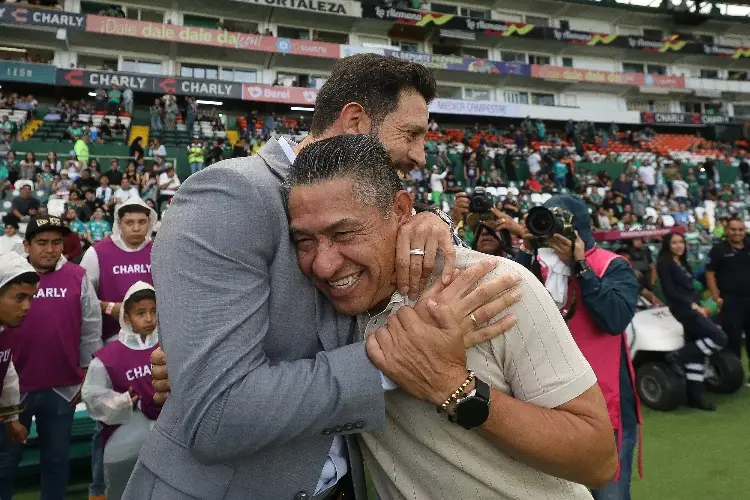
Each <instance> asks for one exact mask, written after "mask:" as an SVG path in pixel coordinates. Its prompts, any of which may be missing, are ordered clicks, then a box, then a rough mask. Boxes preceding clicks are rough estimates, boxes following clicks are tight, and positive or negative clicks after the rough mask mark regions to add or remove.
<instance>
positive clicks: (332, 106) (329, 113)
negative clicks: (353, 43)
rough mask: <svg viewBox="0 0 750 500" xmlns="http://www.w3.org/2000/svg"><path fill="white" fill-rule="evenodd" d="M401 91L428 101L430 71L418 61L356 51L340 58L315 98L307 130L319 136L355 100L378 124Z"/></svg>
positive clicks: (432, 84) (432, 85)
mask: <svg viewBox="0 0 750 500" xmlns="http://www.w3.org/2000/svg"><path fill="white" fill-rule="evenodd" d="M404 90H415V91H417V92H419V94H421V95H422V97H424V100H425V101H426V102H427V103H428V104H429V103H430V102H431V101H432V100H433V99H434V98H435V95H436V94H437V83H436V82H435V76H434V75H433V74H432V72H431V71H430V70H429V69H427V68H425V67H424V66H422V65H421V64H418V63H414V62H410V61H404V60H402V59H399V58H397V57H393V56H381V55H378V54H356V55H353V56H349V57H345V58H344V59H341V60H339V61H338V62H337V63H336V64H335V66H334V67H333V71H332V72H331V76H330V77H329V78H328V80H326V83H325V84H323V87H321V89H320V91H319V92H318V97H317V99H316V100H315V113H314V114H313V122H312V126H311V128H310V133H311V134H312V135H313V136H319V135H322V134H323V133H324V132H325V131H326V130H328V129H329V128H330V127H331V126H332V125H333V124H334V123H335V122H336V120H337V119H338V117H339V115H340V114H341V110H342V109H343V108H344V106H346V105H347V104H348V103H350V102H357V103H359V104H361V105H362V107H363V108H364V109H365V111H366V112H367V114H368V116H369V117H370V119H372V122H373V124H375V125H379V124H380V123H381V122H382V121H383V119H384V118H385V117H386V116H387V115H388V114H389V113H392V112H393V110H394V109H396V106H397V105H398V98H399V95H400V94H401V92H402V91H404Z"/></svg>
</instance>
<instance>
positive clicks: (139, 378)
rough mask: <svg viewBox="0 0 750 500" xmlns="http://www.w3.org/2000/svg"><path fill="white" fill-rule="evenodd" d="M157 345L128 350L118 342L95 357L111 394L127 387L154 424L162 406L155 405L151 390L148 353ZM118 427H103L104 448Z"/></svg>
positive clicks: (126, 389) (97, 352) (98, 352)
mask: <svg viewBox="0 0 750 500" xmlns="http://www.w3.org/2000/svg"><path fill="white" fill-rule="evenodd" d="M157 347H158V344H157V345H155V346H153V347H151V348H149V349H142V350H137V349H131V348H129V347H127V346H126V345H125V344H123V343H122V342H120V341H115V342H110V343H109V344H107V345H106V346H104V347H103V348H101V349H99V350H98V351H96V353H94V356H95V357H96V358H99V360H101V362H102V364H103V365H104V368H106V369H107V374H108V375H109V379H110V380H111V381H112V390H114V391H116V392H120V393H123V392H128V389H129V388H130V387H132V388H133V391H134V392H135V393H136V394H138V396H140V402H139V407H140V410H141V412H142V413H143V415H144V416H145V417H146V418H148V419H149V420H156V419H157V418H158V417H159V413H160V412H161V406H159V405H157V404H156V403H154V388H153V387H152V386H151V353H152V352H154V350H155V349H156V348H157ZM117 427H119V426H117V425H104V428H103V429H102V439H103V440H104V444H105V445H106V444H107V441H108V440H109V438H110V437H111V436H112V434H113V433H114V432H115V430H116V429H117Z"/></svg>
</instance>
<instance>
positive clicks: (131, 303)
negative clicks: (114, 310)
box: [123, 288, 156, 314]
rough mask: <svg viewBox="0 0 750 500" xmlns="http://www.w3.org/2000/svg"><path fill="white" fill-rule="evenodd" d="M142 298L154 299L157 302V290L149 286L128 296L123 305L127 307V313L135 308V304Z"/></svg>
mask: <svg viewBox="0 0 750 500" xmlns="http://www.w3.org/2000/svg"><path fill="white" fill-rule="evenodd" d="M142 300H153V301H154V302H155V301H156V292H154V291H153V290H151V289H149V288H146V289H143V290H138V291H137V292H135V293H134V294H133V295H131V296H130V297H128V298H127V300H126V301H125V303H124V304H123V306H124V307H125V314H130V311H132V310H133V307H135V305H136V304H137V303H138V302H140V301H142Z"/></svg>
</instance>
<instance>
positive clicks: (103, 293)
mask: <svg viewBox="0 0 750 500" xmlns="http://www.w3.org/2000/svg"><path fill="white" fill-rule="evenodd" d="M153 244H154V242H153V241H149V242H148V243H147V244H146V246H145V247H143V248H141V249H140V250H138V251H137V252H126V251H125V250H122V249H121V248H119V247H118V246H117V245H115V242H114V241H112V239H111V238H107V239H104V240H102V241H100V242H98V243H96V244H95V245H94V248H95V249H96V256H97V257H98V259H99V290H97V292H98V294H99V300H102V301H106V302H122V300H123V299H124V298H125V294H126V293H127V292H128V289H129V288H130V287H131V286H133V285H134V284H135V283H136V282H138V281H143V282H145V283H148V284H149V285H153V284H154V281H153V279H152V278H151V247H152V246H153ZM119 331H120V323H119V321H117V320H116V319H115V318H113V317H112V316H110V315H109V314H104V315H102V339H103V340H107V339H109V338H110V337H113V336H115V335H117V333H118V332H119Z"/></svg>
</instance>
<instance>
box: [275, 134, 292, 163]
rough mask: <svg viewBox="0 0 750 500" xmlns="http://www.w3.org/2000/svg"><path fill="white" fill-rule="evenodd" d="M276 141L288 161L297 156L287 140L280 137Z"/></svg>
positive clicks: (290, 161)
mask: <svg viewBox="0 0 750 500" xmlns="http://www.w3.org/2000/svg"><path fill="white" fill-rule="evenodd" d="M278 142H279V146H281V149H282V150H283V151H284V154H285V155H286V157H287V159H288V160H289V163H294V160H295V159H296V158H297V154H296V153H295V152H294V149H292V145H291V144H289V142H288V141H287V140H286V139H285V138H283V137H282V138H280V139H279V140H278Z"/></svg>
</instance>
